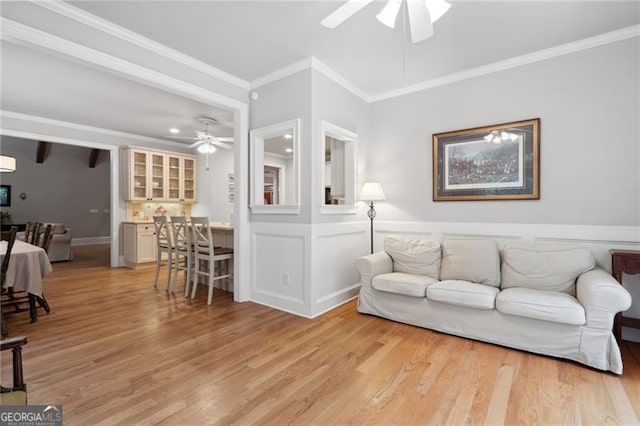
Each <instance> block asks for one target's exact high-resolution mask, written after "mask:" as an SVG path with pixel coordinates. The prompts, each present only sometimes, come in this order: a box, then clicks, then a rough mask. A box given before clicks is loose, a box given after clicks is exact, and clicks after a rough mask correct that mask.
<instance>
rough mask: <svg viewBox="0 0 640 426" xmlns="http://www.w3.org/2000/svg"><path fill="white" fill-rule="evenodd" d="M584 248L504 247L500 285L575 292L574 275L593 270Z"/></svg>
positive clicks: (572, 293) (571, 293)
mask: <svg viewBox="0 0 640 426" xmlns="http://www.w3.org/2000/svg"><path fill="white" fill-rule="evenodd" d="M594 266H595V259H594V257H593V253H592V252H591V250H589V249H588V248H569V249H550V248H523V247H509V246H507V247H505V248H504V249H503V251H502V284H501V285H500V287H502V288H510V287H525V288H532V289H536V290H547V291H559V292H562V293H567V294H569V295H571V296H575V295H576V278H578V276H579V275H580V274H582V273H584V272H587V271H588V270H590V269H593V267H594Z"/></svg>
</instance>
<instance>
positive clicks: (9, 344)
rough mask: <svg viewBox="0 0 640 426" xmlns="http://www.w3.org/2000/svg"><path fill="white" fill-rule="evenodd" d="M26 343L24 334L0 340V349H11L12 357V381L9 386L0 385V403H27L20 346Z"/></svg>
mask: <svg viewBox="0 0 640 426" xmlns="http://www.w3.org/2000/svg"><path fill="white" fill-rule="evenodd" d="M26 344H27V337H26V336H19V337H12V338H9V339H5V340H2V341H0V351H7V350H9V349H11V352H12V358H13V359H12V361H13V362H12V365H13V374H12V376H13V383H12V386H11V387H5V386H2V385H0V405H27V385H26V384H25V383H24V375H23V371H22V347H23V346H24V345H26Z"/></svg>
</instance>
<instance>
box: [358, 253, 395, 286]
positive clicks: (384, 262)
mask: <svg viewBox="0 0 640 426" xmlns="http://www.w3.org/2000/svg"><path fill="white" fill-rule="evenodd" d="M356 270H357V271H358V273H359V274H360V284H361V285H363V286H364V285H367V286H371V280H372V279H373V277H375V276H376V275H381V274H388V273H390V272H393V261H392V260H391V257H390V256H389V255H388V254H387V253H385V252H383V251H379V252H376V253H373V254H369V255H367V256H362V257H360V258H358V259H356Z"/></svg>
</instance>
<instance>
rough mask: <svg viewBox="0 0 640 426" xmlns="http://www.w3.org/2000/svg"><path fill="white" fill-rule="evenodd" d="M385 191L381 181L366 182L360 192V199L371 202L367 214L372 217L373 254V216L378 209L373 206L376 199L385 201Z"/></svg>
mask: <svg viewBox="0 0 640 426" xmlns="http://www.w3.org/2000/svg"><path fill="white" fill-rule="evenodd" d="M384 199H385V197H384V191H383V190H382V186H381V185H380V183H379V182H366V183H365V184H364V186H363V187H362V192H361V193H360V200H362V201H368V202H369V211H368V212H367V216H369V219H371V254H373V218H374V217H376V209H375V208H374V206H373V202H374V201H383V200H384Z"/></svg>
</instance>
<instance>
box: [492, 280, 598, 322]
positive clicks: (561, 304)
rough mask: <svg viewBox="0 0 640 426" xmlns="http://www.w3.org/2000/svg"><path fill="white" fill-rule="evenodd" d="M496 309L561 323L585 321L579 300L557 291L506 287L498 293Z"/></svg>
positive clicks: (505, 312)
mask: <svg viewBox="0 0 640 426" xmlns="http://www.w3.org/2000/svg"><path fill="white" fill-rule="evenodd" d="M496 309H497V310H498V312H502V313H503V314H509V315H516V316H519V317H525V318H534V319H539V320H544V321H551V322H557V323H561V324H569V325H583V324H584V323H585V321H586V320H585V312H584V307H583V306H582V305H581V304H580V302H578V301H577V300H576V299H575V298H574V297H573V296H570V295H568V294H566V293H561V292H559V291H547V290H534V289H531V288H518V287H514V288H508V289H505V290H502V291H501V292H500V294H498V297H497V298H496Z"/></svg>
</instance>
